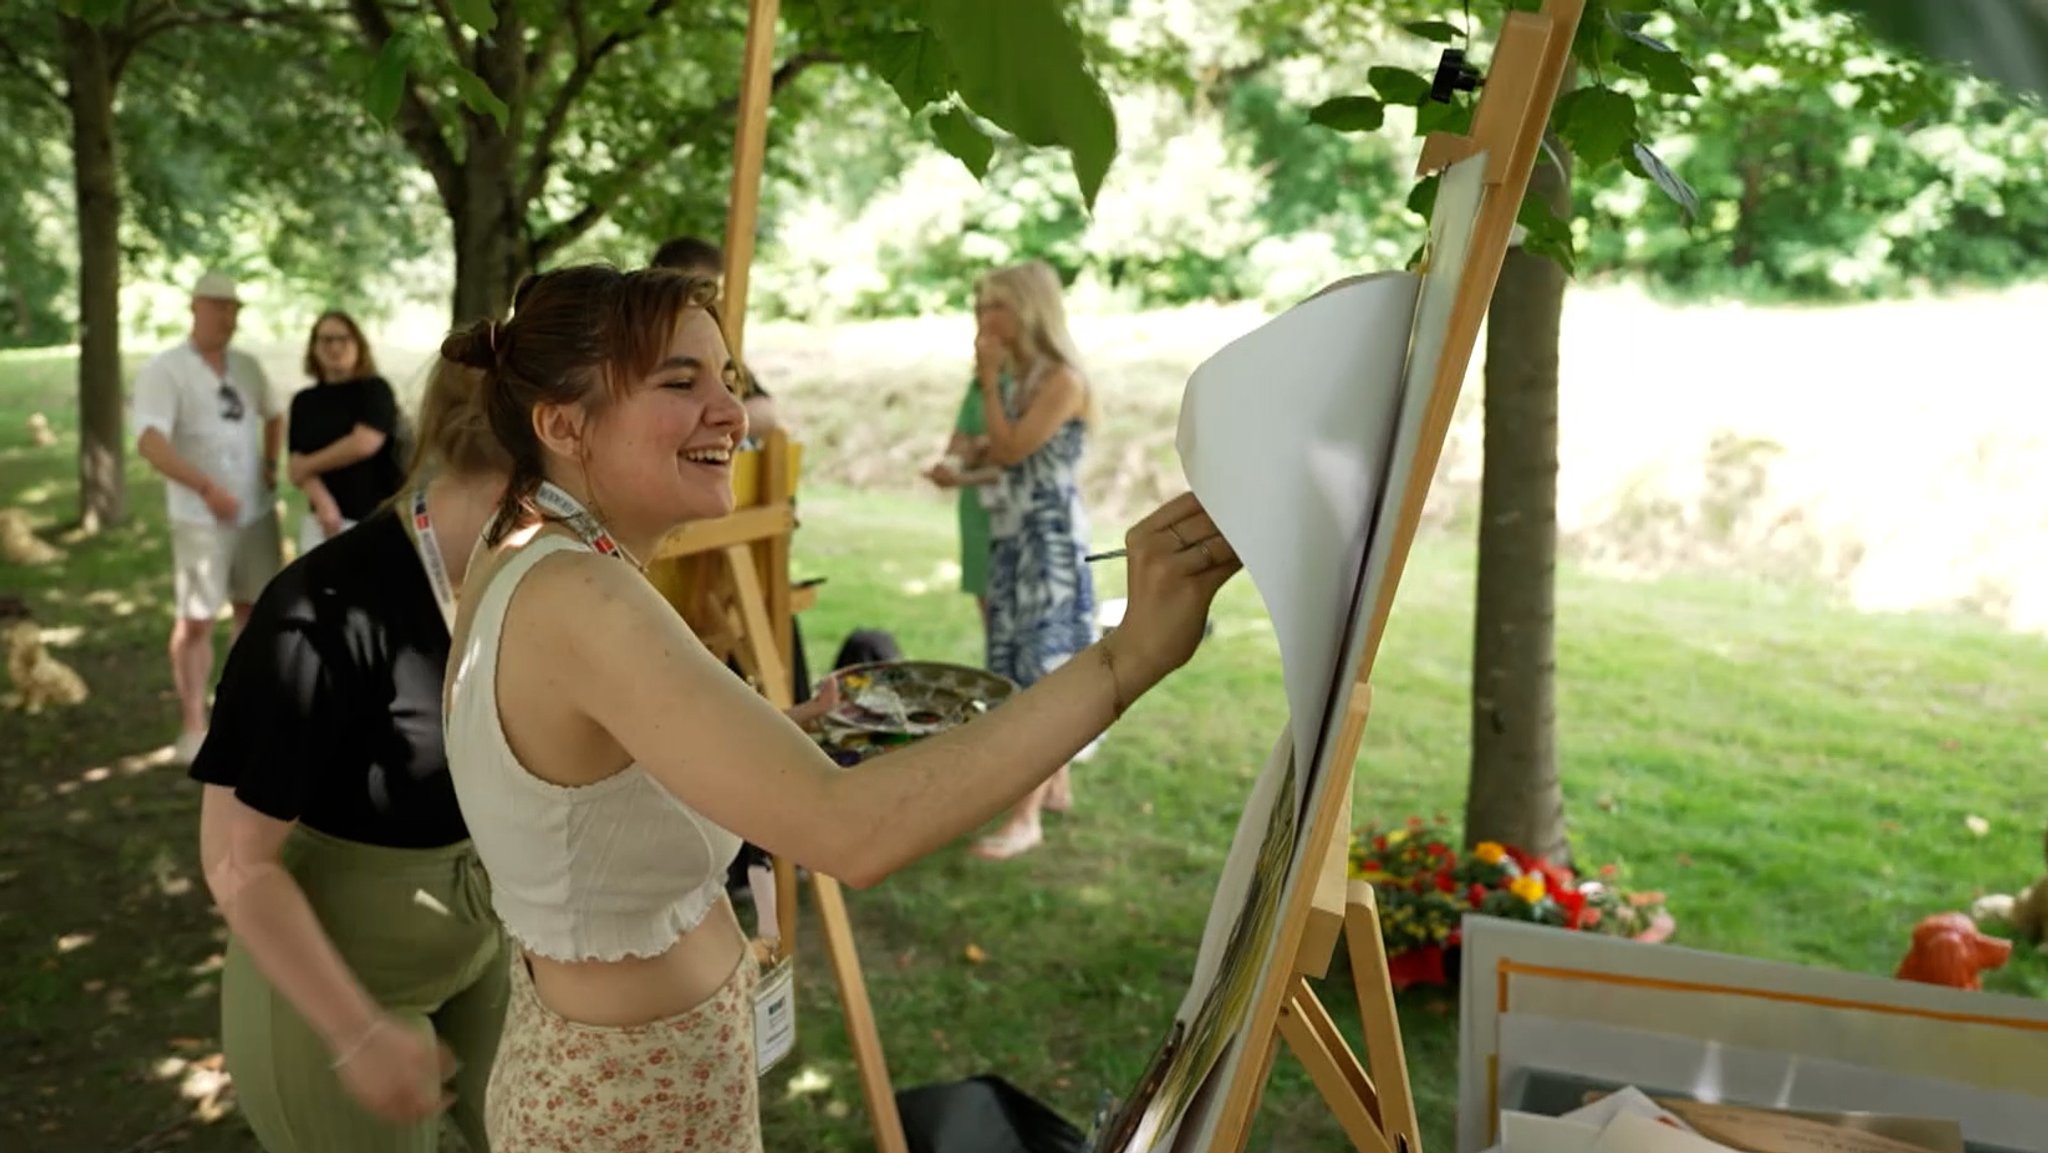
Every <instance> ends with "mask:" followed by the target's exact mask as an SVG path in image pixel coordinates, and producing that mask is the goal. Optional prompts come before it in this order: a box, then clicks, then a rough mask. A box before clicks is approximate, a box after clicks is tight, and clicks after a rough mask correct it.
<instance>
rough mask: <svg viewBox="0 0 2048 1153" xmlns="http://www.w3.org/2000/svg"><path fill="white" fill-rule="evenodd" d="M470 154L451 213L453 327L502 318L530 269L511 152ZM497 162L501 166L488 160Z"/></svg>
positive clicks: (472, 140)
mask: <svg viewBox="0 0 2048 1153" xmlns="http://www.w3.org/2000/svg"><path fill="white" fill-rule="evenodd" d="M476 143H477V142H476V140H475V139H474V138H473V137H472V139H471V145H472V151H471V152H470V154H469V159H468V161H467V162H466V163H465V164H463V166H462V177H461V179H462V184H463V199H462V204H461V206H460V207H459V208H458V209H457V210H456V211H455V212H454V213H453V214H452V221H451V222H452V223H453V224H454V226H455V299H454V315H453V316H452V318H451V320H452V322H453V323H454V324H455V325H458V326H459V325H464V324H468V323H469V322H471V321H473V320H484V319H495V320H502V319H504V317H505V314H506V312H507V311H509V310H510V308H511V306H512V290H513V289H514V288H516V287H518V285H519V278H520V277H522V276H524V275H526V274H527V273H528V272H530V271H532V262H531V261H530V260H529V259H528V257H527V251H528V246H527V243H526V236H525V230H524V228H523V227H522V220H521V218H522V217H523V216H524V215H525V208H524V206H523V205H520V204H518V203H516V200H517V195H518V192H517V184H518V182H517V179H516V178H515V176H514V174H513V172H514V170H513V167H512V164H511V149H510V148H509V147H502V146H501V147H499V148H498V149H496V150H485V151H484V152H482V153H479V152H478V151H477V150H476V149H475V147H474V146H475V144H476ZM493 161H500V162H493Z"/></svg>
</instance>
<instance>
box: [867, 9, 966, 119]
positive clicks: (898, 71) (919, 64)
mask: <svg viewBox="0 0 2048 1153" xmlns="http://www.w3.org/2000/svg"><path fill="white" fill-rule="evenodd" d="M875 70H876V71H877V72H880V73H881V75H882V79H883V80H886V81H888V83H889V87H891V88H893V89H895V90H896V97H897V99H899V100H901V101H903V106H904V107H905V108H908V109H910V110H911V111H912V112H918V111H920V110H922V109H923V108H924V107H925V105H927V104H930V103H932V102H934V101H937V100H942V99H944V98H945V96H946V93H947V92H949V91H951V90H952V84H951V83H950V82H949V79H948V77H947V75H946V47H945V45H943V44H940V43H939V39H938V37H936V36H933V35H932V34H931V32H929V31H928V30H926V29H923V28H919V29H918V30H916V31H915V32H891V33H890V34H889V35H888V36H886V37H884V38H883V39H882V43H881V45H880V46H879V47H878V48H877V49H876V50H875Z"/></svg>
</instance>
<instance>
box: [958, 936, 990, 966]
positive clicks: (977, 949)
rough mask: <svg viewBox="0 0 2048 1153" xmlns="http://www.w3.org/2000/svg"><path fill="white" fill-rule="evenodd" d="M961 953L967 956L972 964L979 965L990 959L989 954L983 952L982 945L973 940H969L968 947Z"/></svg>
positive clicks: (968, 961)
mask: <svg viewBox="0 0 2048 1153" xmlns="http://www.w3.org/2000/svg"><path fill="white" fill-rule="evenodd" d="M960 955H961V956H963V957H965V958H967V963H968V964H970V965H979V964H981V963H982V962H983V961H986V960H988V954H987V953H984V952H982V949H981V946H980V945H977V944H975V943H974V942H972V941H969V942H967V947H966V948H965V949H962V950H961V951H960Z"/></svg>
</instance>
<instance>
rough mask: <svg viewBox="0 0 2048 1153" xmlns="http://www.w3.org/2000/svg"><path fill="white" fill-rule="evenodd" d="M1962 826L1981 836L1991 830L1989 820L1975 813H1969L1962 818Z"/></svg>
mask: <svg viewBox="0 0 2048 1153" xmlns="http://www.w3.org/2000/svg"><path fill="white" fill-rule="evenodd" d="M1963 827H1964V828H1966V829H1968V830H1970V831H1971V832H1972V833H1975V834H1977V835H1978V836H1980V837H1981V836H1983V835H1984V834H1986V833H1988V832H1990V831H1991V822H1990V821H1987V820H1985V819H1984V818H1982V817H1980V816H1978V815H1977V814H1975V813H1971V814H1970V815H1969V816H1967V817H1964V818H1963Z"/></svg>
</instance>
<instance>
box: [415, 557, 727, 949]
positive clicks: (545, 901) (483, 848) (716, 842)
mask: <svg viewBox="0 0 2048 1153" xmlns="http://www.w3.org/2000/svg"><path fill="white" fill-rule="evenodd" d="M583 547H584V546H582V545H579V544H577V543H576V542H574V541H571V540H567V539H565V538H563V537H559V536H552V535H542V536H538V537H535V538H534V539H533V540H532V541H531V542H529V543H528V544H527V545H526V547H525V548H524V549H523V550H522V551H521V552H520V553H519V555H517V556H515V557H513V558H511V559H510V560H508V561H506V562H505V564H504V567H503V568H501V569H500V570H499V571H497V572H495V573H493V574H491V577H490V579H489V580H488V581H487V582H486V583H485V585H484V588H483V591H482V593H481V594H480V596H479V597H478V600H477V605H476V612H475V614H474V615H473V617H472V618H471V621H470V631H469V636H468V638H467V639H466V640H465V641H464V642H463V645H462V656H461V660H460V661H459V662H458V663H457V664H456V666H455V676H454V679H453V681H452V683H451V684H450V686H449V690H448V709H447V713H446V716H445V719H444V721H443V724H444V727H445V733H446V738H447V743H448V769H449V774H450V775H451V776H452V777H453V778H454V781H455V795H456V799H457V800H458V801H459V802H460V803H461V806H462V816H463V820H464V821H465V822H466V823H467V824H468V825H469V834H470V838H471V839H472V841H473V842H474V843H475V845H476V850H477V855H478V856H479V857H480V858H482V860H483V865H484V871H485V872H486V873H488V874H489V875H490V880H491V904H492V907H493V908H495V909H496V910H497V913H498V917H499V919H500V920H502V921H503V922H504V923H505V928H506V930H507V931H508V932H510V933H511V935H512V936H513V937H514V938H516V939H517V940H518V941H519V942H520V943H521V944H522V945H524V946H526V947H527V948H528V949H531V950H532V951H533V952H535V953H539V954H541V955H542V956H545V957H552V958H554V959H556V960H561V961H591V960H596V961H617V960H622V959H624V958H626V957H651V956H655V955H657V954H660V953H663V952H666V951H667V950H668V948H669V947H670V946H672V945H674V944H675V942H676V940H677V939H678V938H679V937H681V936H682V935H683V934H684V933H687V932H689V931H690V930H691V929H693V928H696V926H697V924H698V923H699V922H700V921H702V920H703V919H704V915H705V914H706V913H708V912H709V911H710V910H711V907H712V906H713V905H714V904H716V903H717V901H718V898H719V896H720V895H721V894H722V893H723V892H724V891H725V874H726V868H727V866H729V865H731V864H732V860H733V857H734V856H736V855H737V854H738V852H739V848H740V838H738V837H736V836H734V835H733V834H732V833H730V832H727V831H726V830H725V829H722V828H720V827H719V826H717V825H715V824H713V823H712V822H711V821H710V820H708V819H707V818H705V817H704V816H702V815H701V814H699V813H698V812H696V810H694V809H691V808H690V807H689V806H687V805H685V804H683V803H682V802H681V801H680V800H678V799H677V798H676V797H675V795H674V794H672V793H670V792H669V791H668V790H667V789H664V788H662V787H661V785H660V784H658V783H657V782H656V781H655V780H654V779H653V778H652V777H650V776H648V775H647V771H646V770H645V769H642V768H641V767H640V766H639V765H638V764H632V765H628V766H626V768H625V769H623V770H621V771H620V772H618V773H616V774H614V775H613V776H610V777H606V778H605V779H604V780H601V781H598V782H596V783H594V784H589V785H579V786H567V785H558V784H555V783H554V782H552V781H545V780H542V779H541V778H539V777H536V776H534V775H533V774H532V773H531V772H529V771H527V769H526V767H525V766H524V765H522V764H520V763H519V759H518V758H517V757H515V756H514V755H513V754H512V747H511V745H510V744H508V743H507V742H506V740H505V730H504V727H503V726H502V725H501V724H500V723H499V717H498V684H497V663H498V639H499V637H500V635H501V634H502V632H503V630H504V625H505V607H506V605H507V604H509V603H510V602H511V599H512V592H513V590H514V589H516V588H518V587H519V582H520V580H521V579H522V578H524V577H525V575H526V574H527V573H528V572H529V571H531V570H532V568H533V566H534V565H535V564H536V563H538V562H539V561H540V560H541V559H542V558H543V557H546V556H548V555H550V554H552V553H556V552H560V551H562V550H564V549H576V548H583Z"/></svg>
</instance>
